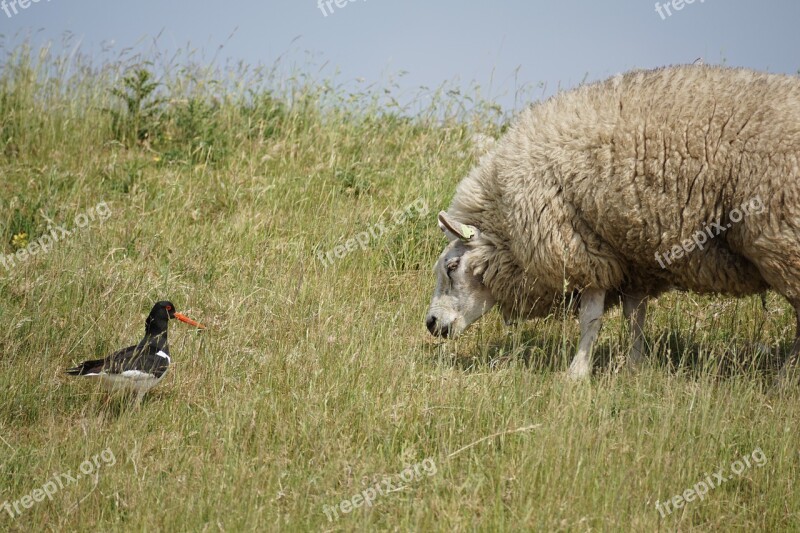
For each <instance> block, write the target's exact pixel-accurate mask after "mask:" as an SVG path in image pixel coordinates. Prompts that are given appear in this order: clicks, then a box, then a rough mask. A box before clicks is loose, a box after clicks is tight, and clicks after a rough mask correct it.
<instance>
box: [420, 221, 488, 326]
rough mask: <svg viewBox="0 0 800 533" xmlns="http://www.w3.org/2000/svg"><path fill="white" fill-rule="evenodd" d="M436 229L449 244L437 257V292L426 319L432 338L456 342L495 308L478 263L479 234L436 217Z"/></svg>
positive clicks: (465, 226) (434, 294)
mask: <svg viewBox="0 0 800 533" xmlns="http://www.w3.org/2000/svg"><path fill="white" fill-rule="evenodd" d="M439 227H440V228H441V229H442V231H444V233H445V235H447V237H448V238H449V239H450V244H448V245H447V247H446V248H445V249H444V251H443V252H442V255H440V256H439V260H438V261H437V262H436V267H435V268H434V271H435V272H436V289H435V291H434V293H433V299H432V300H431V305H430V307H429V308H428V314H427V317H426V318H425V325H426V326H427V327H428V331H430V332H431V334H432V335H436V336H441V337H449V338H456V337H458V336H459V335H460V334H461V333H463V331H464V330H465V329H467V327H468V326H469V325H470V324H472V323H473V322H475V321H476V320H478V319H479V318H480V317H481V316H483V315H484V314H485V313H486V312H487V311H489V309H491V308H492V307H493V306H494V304H495V298H494V296H492V293H491V291H490V290H489V289H488V288H487V287H486V285H484V284H483V276H482V274H483V268H484V267H483V266H482V265H480V264H476V263H478V261H477V258H478V254H477V250H476V249H475V246H474V241H475V240H477V239H478V238H479V237H480V231H479V230H478V229H477V228H475V227H474V226H468V225H466V224H460V223H458V222H455V221H452V220H451V219H449V218H448V216H447V214H446V213H444V212H442V213H440V214H439Z"/></svg>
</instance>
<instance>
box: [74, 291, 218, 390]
mask: <svg viewBox="0 0 800 533" xmlns="http://www.w3.org/2000/svg"><path fill="white" fill-rule="evenodd" d="M171 318H177V319H178V320H180V321H181V322H185V323H187V324H190V325H192V326H195V327H198V328H205V326H203V325H202V324H200V323H198V322H195V321H194V320H192V319H191V318H189V317H187V316H186V315H183V314H181V313H178V312H176V311H175V306H174V305H173V304H172V302H168V301H162V302H157V303H156V304H155V305H154V306H153V310H152V311H150V314H149V315H148V316H147V320H145V322H144V338H143V339H142V340H141V341H139V344H137V345H135V346H129V347H127V348H125V349H122V350H120V351H118V352H115V353H113V354H111V355H109V356H108V357H106V358H105V359H95V360H93V361H84V362H83V363H81V364H80V365H78V366H76V367H74V368H69V369H67V374H70V375H73V376H86V377H99V378H100V379H101V380H102V382H103V384H104V385H105V386H106V388H107V389H109V390H110V391H116V390H125V391H128V392H136V393H137V394H138V396H137V402H141V400H142V396H144V394H145V393H146V392H147V391H149V390H150V389H152V388H153V387H155V386H156V385H157V384H158V382H159V381H161V378H163V377H164V374H165V373H166V372H167V369H168V368H169V363H170V358H169V345H168V344H167V326H168V324H169V320H170V319H171Z"/></svg>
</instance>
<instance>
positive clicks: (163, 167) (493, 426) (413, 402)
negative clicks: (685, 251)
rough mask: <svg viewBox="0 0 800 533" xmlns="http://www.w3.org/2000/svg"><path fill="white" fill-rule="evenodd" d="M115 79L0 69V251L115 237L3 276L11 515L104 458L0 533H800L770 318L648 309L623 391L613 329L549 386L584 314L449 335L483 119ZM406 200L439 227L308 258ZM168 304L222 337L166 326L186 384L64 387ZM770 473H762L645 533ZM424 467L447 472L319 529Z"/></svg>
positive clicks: (420, 224)
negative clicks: (340, 507) (441, 273)
mask: <svg viewBox="0 0 800 533" xmlns="http://www.w3.org/2000/svg"><path fill="white" fill-rule="evenodd" d="M124 64H125V63H124V62H123V61H120V62H119V63H113V64H109V65H106V66H104V67H102V68H89V67H87V68H76V67H74V66H73V67H72V68H66V67H64V66H63V58H60V57H57V56H47V55H45V56H43V57H41V58H38V59H32V55H31V53H30V52H29V51H28V50H27V49H26V48H25V47H20V48H18V49H15V50H13V51H12V52H11V53H10V54H9V57H8V58H7V59H6V62H5V64H4V66H3V67H2V71H1V72H0V73H1V74H2V76H1V77H0V176H2V178H1V179H0V232H1V233H0V240H1V241H2V242H0V253H2V254H4V255H10V254H13V253H14V252H15V251H16V248H17V247H18V246H20V245H21V243H24V242H25V240H26V239H27V241H35V240H37V239H39V238H41V236H42V235H44V234H46V233H47V232H48V226H49V225H63V226H64V227H66V228H72V227H74V223H73V221H74V219H75V217H76V216H77V215H79V214H81V213H86V212H87V211H88V210H89V209H90V208H92V207H94V206H97V205H98V204H99V203H100V202H106V203H107V205H108V207H109V209H110V212H111V214H110V216H109V217H108V218H107V219H105V220H103V221H102V222H101V221H99V220H96V221H95V222H93V223H91V224H89V226H88V227H86V228H84V229H82V230H81V231H79V232H76V233H75V234H73V235H71V236H69V237H68V238H65V239H63V240H61V241H59V242H57V243H55V244H54V245H53V247H52V249H51V250H50V251H49V252H47V253H39V254H37V255H35V256H34V257H32V258H29V259H28V260H26V261H24V262H20V263H19V264H16V265H14V266H13V267H12V268H10V269H9V270H6V269H5V268H2V266H0V354H2V355H0V366H1V368H0V436H2V440H1V441H0V450H1V451H2V453H0V470H1V471H2V474H1V475H0V504H2V502H3V501H9V502H14V501H15V500H19V499H20V498H22V497H23V496H25V495H26V494H30V493H31V492H32V491H33V490H34V489H37V488H40V487H42V486H43V485H44V484H45V483H47V482H48V481H49V480H51V479H52V476H53V474H55V473H72V474H73V475H74V474H76V473H77V472H78V471H79V468H80V465H81V464H82V463H83V462H84V461H85V460H87V459H89V460H91V458H92V457H94V456H96V455H98V454H100V453H101V452H103V451H105V450H109V451H110V453H113V456H114V461H113V464H110V462H109V463H108V464H107V463H104V462H102V461H101V462H100V463H99V464H100V466H99V467H97V466H95V468H94V470H95V471H94V472H93V473H92V474H91V475H88V476H84V477H82V479H80V480H76V482H75V483H73V484H69V485H66V486H64V487H63V488H61V489H60V490H58V492H57V493H55V494H54V495H53V497H52V500H49V499H46V500H44V501H43V502H40V503H35V504H34V505H33V506H32V507H31V508H30V509H22V513H21V515H20V516H17V517H16V518H11V517H10V516H9V514H8V513H7V512H6V511H3V510H2V509H0V529H3V530H9V531H29V530H35V531H42V530H47V531H64V530H68V531H156V530H161V531H216V530H226V531H248V530H258V531H264V530H272V531H278V530H282V531H303V530H305V531H315V530H320V531H351V530H357V531H373V530H388V531H409V530H416V531H519V530H525V529H530V530H543V531H551V530H554V531H588V530H601V531H615V530H616V531H620V530H625V531H628V530H634V531H654V530H667V531H671V530H681V531H709V530H747V531H752V530H759V531H790V530H800V511H798V509H800V487H798V485H797V480H798V479H800V453H799V451H800V424H799V423H798V422H800V403H799V402H798V400H799V399H800V394H798V389H797V388H794V389H792V388H790V389H788V390H785V391H782V392H777V391H776V390H775V389H773V388H772V387H771V386H770V383H771V380H772V377H773V375H774V366H775V364H776V361H777V360H778V358H779V356H780V355H781V354H784V353H785V352H786V349H787V343H788V341H789V340H790V339H791V337H792V335H793V324H794V318H793V316H792V314H791V312H790V309H789V307H788V305H786V304H785V302H784V301H783V300H782V299H781V298H780V297H778V296H777V295H775V294H770V295H769V297H768V299H767V306H766V309H763V308H762V306H761V302H760V300H759V298H756V297H754V298H747V299H741V300H732V299H727V298H722V297H718V298H707V297H702V298H701V297H697V296H696V295H692V294H683V293H680V294H679V293H675V294H669V295H667V296H665V297H663V298H661V299H659V300H658V301H657V302H656V303H655V304H654V305H653V306H652V307H651V313H650V316H649V317H648V323H647V327H646V334H647V339H648V344H649V350H650V352H651V353H650V364H649V366H648V367H647V368H645V369H644V370H643V371H642V372H641V373H640V374H637V375H627V374H625V373H622V374H617V373H615V372H614V371H613V370H614V369H615V368H616V367H617V366H618V362H619V361H620V360H621V358H623V357H624V355H625V353H626V352H627V350H628V349H629V341H628V336H627V331H626V328H625V326H624V324H623V321H622V319H621V316H620V313H619V311H618V310H615V311H613V312H611V313H609V314H608V315H607V319H606V322H605V324H604V328H603V330H602V335H601V338H600V343H599V347H598V354H597V360H598V365H597V368H596V371H595V376H594V377H593V379H592V380H591V381H590V382H587V383H581V384H572V383H569V382H568V381H567V380H566V379H565V378H564V370H565V369H566V366H567V364H568V362H569V360H570V358H571V356H572V354H573V353H574V350H575V345H576V343H577V337H578V330H577V326H576V324H575V322H574V319H573V318H571V317H562V316H555V317H551V318H549V319H547V320H542V321H536V322H530V323H526V324H521V325H519V326H516V327H514V328H513V329H510V330H508V329H506V328H504V327H503V326H502V325H501V320H500V318H499V316H498V314H497V313H496V312H493V313H491V314H489V315H488V316H486V317H484V319H483V320H482V321H481V322H480V324H479V325H478V326H476V327H474V328H473V330H471V331H470V333H469V334H467V335H466V336H465V337H464V338H463V339H461V340H459V341H458V342H441V341H438V340H435V339H433V338H431V337H430V336H429V335H428V333H427V331H426V330H425V327H424V324H423V317H424V313H425V310H426V307H427V305H428V302H429V298H430V294H431V291H432V288H433V283H434V279H433V274H432V272H431V266H432V264H433V262H434V261H435V258H436V256H437V255H438V252H439V250H440V249H441V247H442V246H443V244H444V242H443V238H442V236H441V234H440V232H439V230H438V229H437V227H436V224H435V218H434V214H435V213H436V212H437V211H438V210H439V209H443V208H446V207H447V205H448V203H449V200H450V198H451V196H452V194H453V192H454V189H455V185H456V184H457V182H458V180H459V179H460V178H461V177H462V176H464V174H465V173H466V172H467V171H468V169H469V168H470V167H471V165H473V164H474V163H475V158H474V155H473V154H472V151H471V150H472V148H471V145H470V138H471V135H472V134H474V133H476V132H481V133H484V134H489V135H497V134H498V133H499V131H500V129H501V126H500V125H499V123H500V122H502V121H501V120H498V116H497V113H496V108H495V107H493V106H491V105H488V104H485V103H481V102H480V101H477V100H470V98H467V97H465V96H463V95H460V94H454V93H452V92H451V93H448V92H447V91H446V90H440V91H438V92H435V93H434V94H433V96H432V98H430V99H427V100H425V102H429V103H422V104H419V106H418V107H419V109H417V110H416V111H414V112H413V113H408V112H407V110H404V109H402V108H399V107H398V106H396V105H393V104H391V103H388V104H387V103H386V99H385V98H384V96H382V94H383V93H382V91H379V90H377V89H375V90H373V91H365V92H363V93H358V94H352V93H348V92H347V91H345V90H344V89H341V88H338V89H337V88H336V87H333V88H331V87H332V85H331V84H330V83H328V82H325V81H313V80H310V79H308V78H307V77H304V76H301V75H297V76H291V75H287V76H284V77H280V76H277V75H276V74H275V72H270V73H267V74H263V75H262V76H261V77H259V75H254V76H253V77H251V78H248V77H247V76H242V79H244V80H246V81H242V82H237V83H233V84H230V83H229V84H225V83H223V82H215V79H219V77H215V75H214V74H213V73H208V72H202V71H200V73H199V74H198V70H197V69H184V70H181V69H172V70H170V72H173V74H171V75H169V76H163V77H161V78H158V77H156V81H157V83H158V87H157V88H155V89H154V90H153V91H149V92H148V91H146V90H143V89H142V87H141V84H140V85H139V86H138V88H137V85H136V83H137V82H136V76H134V74H136V70H135V68H144V69H148V68H150V67H149V66H148V64H146V63H139V64H137V65H136V66H135V68H133V67H131V68H123V65H124ZM129 75H130V76H129ZM125 76H129V77H128V79H127V81H126V79H125ZM140 81H141V79H140ZM136 91H139V93H137V92H136ZM125 95H127V99H126V97H125ZM130 101H133V102H134V104H133V105H131V104H130ZM389 101H391V98H390V99H389ZM150 103H152V105H149V104H150ZM137 106H139V107H137ZM137 109H138V111H137ZM419 199H421V200H422V201H424V202H425V203H426V205H427V206H428V207H429V211H430V212H429V213H428V214H427V215H426V216H424V217H422V218H418V217H415V218H412V219H410V220H409V221H407V222H405V223H403V224H400V225H397V226H393V227H392V229H391V230H390V231H389V233H387V234H385V235H383V236H382V237H381V238H380V239H377V240H373V242H371V243H370V245H369V246H368V248H367V249H366V250H360V249H359V250H356V251H353V252H351V253H349V254H347V255H346V256H345V257H344V258H342V259H338V260H336V261H335V262H334V263H333V264H332V265H330V266H327V267H326V266H324V265H323V264H322V263H321V262H320V261H319V260H318V259H317V258H316V254H317V252H322V253H324V252H326V251H328V250H331V249H333V248H334V247H335V246H337V245H343V244H344V243H345V242H346V241H347V239H349V238H351V237H354V236H355V235H356V234H357V233H359V232H361V231H366V230H368V228H370V227H372V226H374V225H375V224H377V223H379V222H381V221H387V220H390V217H391V214H392V213H393V212H394V211H395V210H397V209H398V208H402V207H404V206H407V205H409V204H411V203H413V202H415V201H417V200H419ZM21 233H25V234H26V236H25V237H23V236H19V235H20V234H21ZM14 236H18V237H17V239H16V240H15V239H14ZM166 298H168V299H170V300H172V301H173V302H174V303H175V304H176V305H177V306H178V310H179V311H182V312H186V313H187V314H189V316H192V317H193V318H195V319H197V320H199V321H201V322H203V323H205V324H206V325H207V326H208V329H207V330H205V331H203V332H198V331H195V330H192V329H190V328H188V327H186V326H185V325H182V324H179V323H175V324H173V325H172V326H171V332H170V341H171V347H172V356H173V366H172V367H171V369H170V372H169V373H168V375H167V377H166V378H165V380H164V381H163V382H162V384H161V385H160V386H159V387H158V388H157V389H155V390H154V391H153V392H152V393H151V394H150V395H149V396H148V397H147V398H146V399H145V401H144V403H143V404H142V405H141V406H140V407H139V408H135V407H133V406H130V405H129V404H127V403H126V402H124V401H121V400H120V399H118V398H113V399H111V400H109V399H108V398H107V396H106V395H105V393H103V392H102V391H101V390H100V389H99V388H98V387H96V385H95V384H94V383H88V382H82V381H80V380H77V379H68V377H67V376H65V375H64V373H63V371H64V369H65V368H67V367H68V366H71V365H73V364H74V363H76V362H79V361H81V360H84V359H87V358H93V357H96V356H100V355H105V354H107V353H109V352H110V351H112V350H114V349H116V348H120V347H123V346H127V345H128V344H132V343H133V342H135V341H137V340H138V339H139V338H140V336H141V335H142V326H143V322H144V318H145V316H146V314H147V312H148V311H149V309H150V307H151V306H152V304H153V303H154V302H155V301H156V300H160V299H166ZM520 429H521V430H520ZM516 430H519V431H516ZM487 437H488V438H487ZM756 448H760V449H761V450H762V451H763V454H764V457H765V458H766V463H765V464H764V465H763V466H762V467H755V466H754V467H752V468H749V469H746V470H745V471H744V472H743V473H742V475H741V477H734V478H732V479H731V480H730V481H728V482H727V483H725V484H723V485H722V486H720V487H719V488H716V489H713V490H711V491H709V493H708V494H707V496H706V497H705V499H704V500H703V501H694V502H691V503H688V504H686V505H685V506H684V507H683V508H682V509H679V510H677V511H676V512H673V513H671V514H669V515H667V516H665V517H664V518H662V517H661V515H660V514H659V512H658V511H657V510H656V507H655V503H656V501H657V500H660V501H662V502H663V501H664V500H667V499H670V498H671V497H673V496H675V495H678V494H681V493H682V492H683V491H684V490H686V489H688V488H691V487H693V486H694V485H695V484H696V483H698V481H701V480H703V479H705V477H706V476H707V475H711V474H712V472H715V471H717V470H718V469H719V468H724V469H725V470H726V471H727V470H729V468H730V465H731V463H732V462H733V461H735V460H737V459H739V458H741V457H742V456H743V455H745V454H747V455H749V454H751V453H752V452H753V450H754V449H756ZM426 460H427V461H428V462H427V463H426V464H428V465H430V464H435V466H436V468H435V470H436V471H435V474H432V475H427V474H426V473H425V472H424V471H423V474H424V475H421V476H419V479H416V480H414V481H412V482H410V483H408V484H407V486H406V487H405V488H403V489H401V490H397V491H395V492H391V493H388V494H385V495H381V496H379V497H377V498H376V499H375V501H374V504H373V505H372V506H371V507H369V508H365V507H363V506H362V507H360V508H358V509H355V510H354V511H352V512H350V513H347V514H344V513H342V512H339V517H338V519H334V520H329V518H328V517H327V516H326V514H325V512H324V506H329V508H330V507H332V506H336V505H337V504H339V503H340V502H341V501H343V500H345V499H349V498H351V497H352V496H354V495H355V494H357V493H360V492H362V491H364V490H365V489H366V488H367V487H369V486H372V485H374V484H375V483H376V482H380V481H381V480H382V479H384V478H385V477H391V478H392V479H394V480H395V481H396V479H397V478H396V476H397V475H398V474H400V473H401V472H403V471H404V469H406V468H407V467H409V466H411V467H412V468H413V466H414V465H419V464H421V463H422V462H423V461H426ZM431 461H433V463H431ZM95 474H96V475H95Z"/></svg>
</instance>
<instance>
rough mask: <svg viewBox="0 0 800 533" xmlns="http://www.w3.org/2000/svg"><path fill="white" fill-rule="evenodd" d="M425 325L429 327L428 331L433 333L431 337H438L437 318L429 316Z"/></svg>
mask: <svg viewBox="0 0 800 533" xmlns="http://www.w3.org/2000/svg"><path fill="white" fill-rule="evenodd" d="M425 325H426V326H427V327H428V331H430V332H431V335H436V317H433V316H429V317H428V319H427V320H425Z"/></svg>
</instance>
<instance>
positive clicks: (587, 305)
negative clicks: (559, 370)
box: [567, 289, 606, 380]
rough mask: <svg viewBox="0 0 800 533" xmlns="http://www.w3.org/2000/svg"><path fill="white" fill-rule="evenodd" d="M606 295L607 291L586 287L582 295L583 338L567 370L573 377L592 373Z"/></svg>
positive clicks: (576, 377) (580, 319)
mask: <svg viewBox="0 0 800 533" xmlns="http://www.w3.org/2000/svg"><path fill="white" fill-rule="evenodd" d="M605 297H606V291H604V290H602V289H586V291H585V292H584V293H583V294H582V295H581V308H580V312H579V314H578V320H579V322H580V325H581V340H580V342H579V343H578V353H577V354H575V358H574V359H573V360H572V364H570V365H569V370H568V371H567V376H568V377H570V378H571V379H575V380H578V379H584V378H587V377H589V376H590V375H591V373H592V351H593V349H594V342H595V340H597V334H598V333H600V326H601V325H602V322H603V304H604V302H605Z"/></svg>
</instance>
